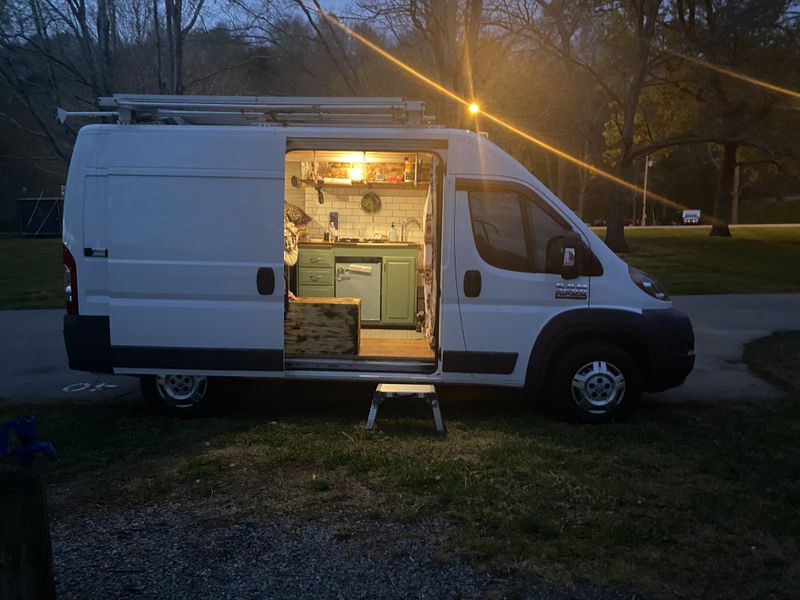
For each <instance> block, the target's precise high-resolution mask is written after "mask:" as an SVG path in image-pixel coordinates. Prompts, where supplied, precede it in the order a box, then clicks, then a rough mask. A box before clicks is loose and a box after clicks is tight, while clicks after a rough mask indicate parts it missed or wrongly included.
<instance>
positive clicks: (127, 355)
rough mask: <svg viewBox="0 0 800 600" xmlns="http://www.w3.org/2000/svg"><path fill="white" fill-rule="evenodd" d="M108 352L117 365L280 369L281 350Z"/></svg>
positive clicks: (150, 348)
mask: <svg viewBox="0 0 800 600" xmlns="http://www.w3.org/2000/svg"><path fill="white" fill-rule="evenodd" d="M111 355H112V356H113V361H114V366H115V367H117V368H128V369H177V370H198V369H199V370H204V371H283V350H261V349H230V348H160V347H157V346H112V347H111Z"/></svg>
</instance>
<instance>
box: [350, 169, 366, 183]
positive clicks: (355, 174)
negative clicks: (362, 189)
mask: <svg viewBox="0 0 800 600" xmlns="http://www.w3.org/2000/svg"><path fill="white" fill-rule="evenodd" d="M348 175H349V176H350V181H364V170H363V169H362V168H361V167H359V166H355V167H350V170H349V171H348Z"/></svg>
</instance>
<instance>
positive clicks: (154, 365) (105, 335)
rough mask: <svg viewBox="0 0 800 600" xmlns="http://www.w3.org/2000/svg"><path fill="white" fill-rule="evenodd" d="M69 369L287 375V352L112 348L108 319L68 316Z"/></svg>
mask: <svg viewBox="0 0 800 600" xmlns="http://www.w3.org/2000/svg"><path fill="white" fill-rule="evenodd" d="M64 345H65V346H66V349H67V358H68V360H69V368H70V369H73V370H75V371H91V372H93V373H113V372H114V368H128V369H153V370H156V369H157V370H169V369H176V370H205V371H283V350H280V349H277V350H272V349H266V350H265V349H229V348H160V347H157V346H112V345H111V328H110V324H109V319H108V317H107V316H89V315H65V316H64Z"/></svg>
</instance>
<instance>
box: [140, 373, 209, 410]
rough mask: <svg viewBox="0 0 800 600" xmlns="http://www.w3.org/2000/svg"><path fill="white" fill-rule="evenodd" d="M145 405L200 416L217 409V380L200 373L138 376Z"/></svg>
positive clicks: (152, 408) (154, 408) (155, 408)
mask: <svg viewBox="0 0 800 600" xmlns="http://www.w3.org/2000/svg"><path fill="white" fill-rule="evenodd" d="M141 387H142V395H143V396H144V399H145V401H146V402H147V406H148V407H149V408H150V409H151V410H153V411H154V412H157V413H159V414H162V415H169V416H173V417H187V418H188V417H203V416H210V415H212V414H215V413H216V412H217V408H218V403H217V393H216V392H217V389H216V388H217V382H215V381H214V380H213V379H209V378H208V377H202V376H199V375H172V374H169V375H155V376H153V375H148V376H145V377H142V378H141Z"/></svg>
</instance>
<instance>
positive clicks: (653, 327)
mask: <svg viewBox="0 0 800 600" xmlns="http://www.w3.org/2000/svg"><path fill="white" fill-rule="evenodd" d="M100 103H101V106H104V107H109V108H113V109H115V110H114V113H115V114H116V116H117V120H118V123H117V124H104V125H99V124H97V125H87V126H84V127H83V128H82V129H81V130H80V133H79V135H78V139H77V142H76V144H75V149H74V152H73V156H72V161H71V164H70V168H69V178H68V181H67V187H66V196H65V202H64V265H65V267H66V269H67V271H68V273H67V277H68V283H69V285H68V287H67V295H68V297H67V315H66V316H65V319H64V338H65V343H66V347H67V352H68V355H69V364H70V367H71V368H73V369H77V370H82V371H93V372H102V373H117V374H126V375H136V376H139V377H140V378H141V381H142V390H143V393H144V395H145V397H146V398H147V399H148V401H149V402H150V403H151V405H152V406H153V407H154V408H156V409H158V410H161V411H162V412H167V413H170V414H177V415H198V414H206V413H208V412H210V411H212V410H213V409H214V408H215V407H216V406H218V403H219V402H220V401H222V399H223V398H224V394H223V393H222V388H223V386H224V384H225V381H226V380H227V379H228V378H230V377H247V378H286V379H307V380H308V379H324V380H344V381H356V380H357V381H374V382H376V383H379V382H402V383H431V384H440V383H441V384H481V385H493V386H511V387H519V388H521V387H525V388H528V389H530V390H531V393H532V394H534V395H536V396H537V397H542V398H552V399H553V400H554V401H555V402H556V403H557V404H558V405H559V406H560V407H561V409H562V410H563V411H564V412H565V414H566V415H568V416H569V417H571V418H572V419H574V420H577V421H580V422H591V423H600V422H606V421H611V420H615V419H620V418H623V417H625V416H627V415H629V414H630V413H631V411H632V410H633V409H634V408H635V406H636V404H637V402H638V400H639V398H640V395H641V393H642V392H643V391H650V392H656V391H660V390H664V389H667V388H670V387H674V386H677V385H680V384H681V383H682V382H683V381H684V379H685V378H686V376H687V375H688V374H689V373H690V371H691V370H692V368H693V366H694V335H693V331H692V326H691V324H690V322H689V319H688V318H687V317H686V316H685V315H683V314H681V313H680V312H678V311H676V310H674V309H673V308H672V304H671V302H670V300H669V298H668V296H667V295H666V293H665V292H664V291H663V290H662V289H661V287H660V286H659V285H658V283H656V281H655V280H653V279H652V278H651V277H649V276H648V275H646V274H644V273H642V272H640V271H637V270H635V269H633V268H630V267H629V266H628V265H627V264H626V263H624V262H623V261H622V260H620V259H619V258H618V257H617V256H616V255H615V254H614V253H613V252H611V251H610V250H609V249H608V248H607V247H606V245H605V244H604V243H603V242H602V241H601V240H600V239H599V238H598V237H597V236H596V235H595V234H594V233H593V232H592V231H591V230H590V229H589V228H587V227H586V226H585V225H584V224H583V223H582V222H581V221H580V219H578V218H577V217H576V216H575V215H574V214H573V213H572V212H571V211H570V210H569V209H568V208H567V207H566V206H565V205H564V204H563V203H562V202H561V201H560V200H558V198H556V197H555V196H554V195H553V194H552V193H551V192H550V191H549V190H548V189H547V188H546V187H545V186H544V185H542V183H541V182H539V180H537V179H536V178H535V177H534V176H533V175H531V174H530V173H529V172H528V171H527V170H526V169H525V168H524V167H523V166H522V165H520V164H519V163H518V162H517V161H516V160H515V159H513V158H512V157H511V156H509V155H508V154H507V153H506V152H505V151H503V150H501V149H500V148H499V147H497V146H496V145H495V144H493V143H492V142H491V141H489V140H488V139H487V138H486V137H484V136H482V135H479V134H476V133H473V132H471V131H464V130H455V129H446V128H437V127H432V126H430V125H429V119H428V118H427V117H425V116H424V115H423V113H422V104H421V103H413V102H404V101H403V100H402V99H397V98H377V99H353V98H325V99H323V98H314V99H310V98H259V97H255V98H253V97H247V98H244V97H178V96H134V95H115V96H113V97H111V98H103V99H101V100H100ZM102 114H107V113H102ZM287 208H292V209H300V210H299V211H296V210H294V212H297V213H298V214H304V215H305V218H303V219H301V222H302V225H301V231H300V232H298V235H299V236H300V243H299V248H298V249H297V255H298V256H299V260H298V261H297V263H296V264H295V265H294V266H291V267H287V266H286V265H285V260H284V258H285V256H284V250H285V249H286V248H285V245H286V244H285V238H284V236H285V231H286V228H285V227H284V225H285V215H287V214H289V212H288V211H287ZM390 223H391V225H390ZM291 227H294V226H290V228H291ZM293 231H295V232H296V231H297V230H296V229H293ZM326 238H327V239H326ZM290 262H291V261H290ZM284 273H285V274H286V276H284ZM360 277H363V279H359V278H360ZM378 277H380V279H379V280H378V279H375V278H378ZM287 282H288V283H287ZM287 285H288V286H289V287H290V288H291V290H288V289H287ZM289 291H291V292H292V296H296V297H297V298H298V299H297V300H294V299H292V300H289V301H287V297H288V296H289ZM348 304H350V305H351V306H352V305H355V306H356V307H357V311H356V312H352V313H349V314H350V317H352V315H355V317H354V319H355V320H354V321H353V320H351V319H350V317H345V316H344V313H342V312H337V311H338V310H339V309H340V308H341V305H348ZM345 308H346V307H345ZM305 310H308V311H310V312H307V313H306V312H303V311H305ZM314 310H316V311H317V312H313V311H314ZM293 311H294V312H293ZM298 311H299V312H298ZM320 311H321V312H320ZM304 315H309V316H307V317H304ZM320 315H323V316H322V317H320ZM290 317H291V318H290ZM367 317H369V318H367ZM304 319H305V320H307V321H308V323H306V321H305V320H304ZM320 319H321V321H320ZM348 319H350V320H348ZM312 321H313V323H312ZM288 323H291V329H290V330H288V331H287V330H286V328H287V327H289V325H287V324H288ZM306 328H308V330H309V331H306ZM420 329H421V330H422V331H419V330H420ZM311 330H314V332H316V333H315V334H311V333H310V332H311ZM343 331H345V332H349V334H350V337H349V338H348V340H349V341H348V340H344V342H346V343H345V345H343V346H337V343H336V342H337V336H339V335H340V334H341V333H342V332H343ZM345 337H346V336H345ZM290 339H291V340H292V341H291V344H292V346H291V348H290V347H289V345H288V344H289V340H290ZM285 340H286V343H285ZM329 342H331V343H329ZM348 344H349V345H348ZM337 347H340V348H341V349H340V350H337V349H336V348H337Z"/></svg>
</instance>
